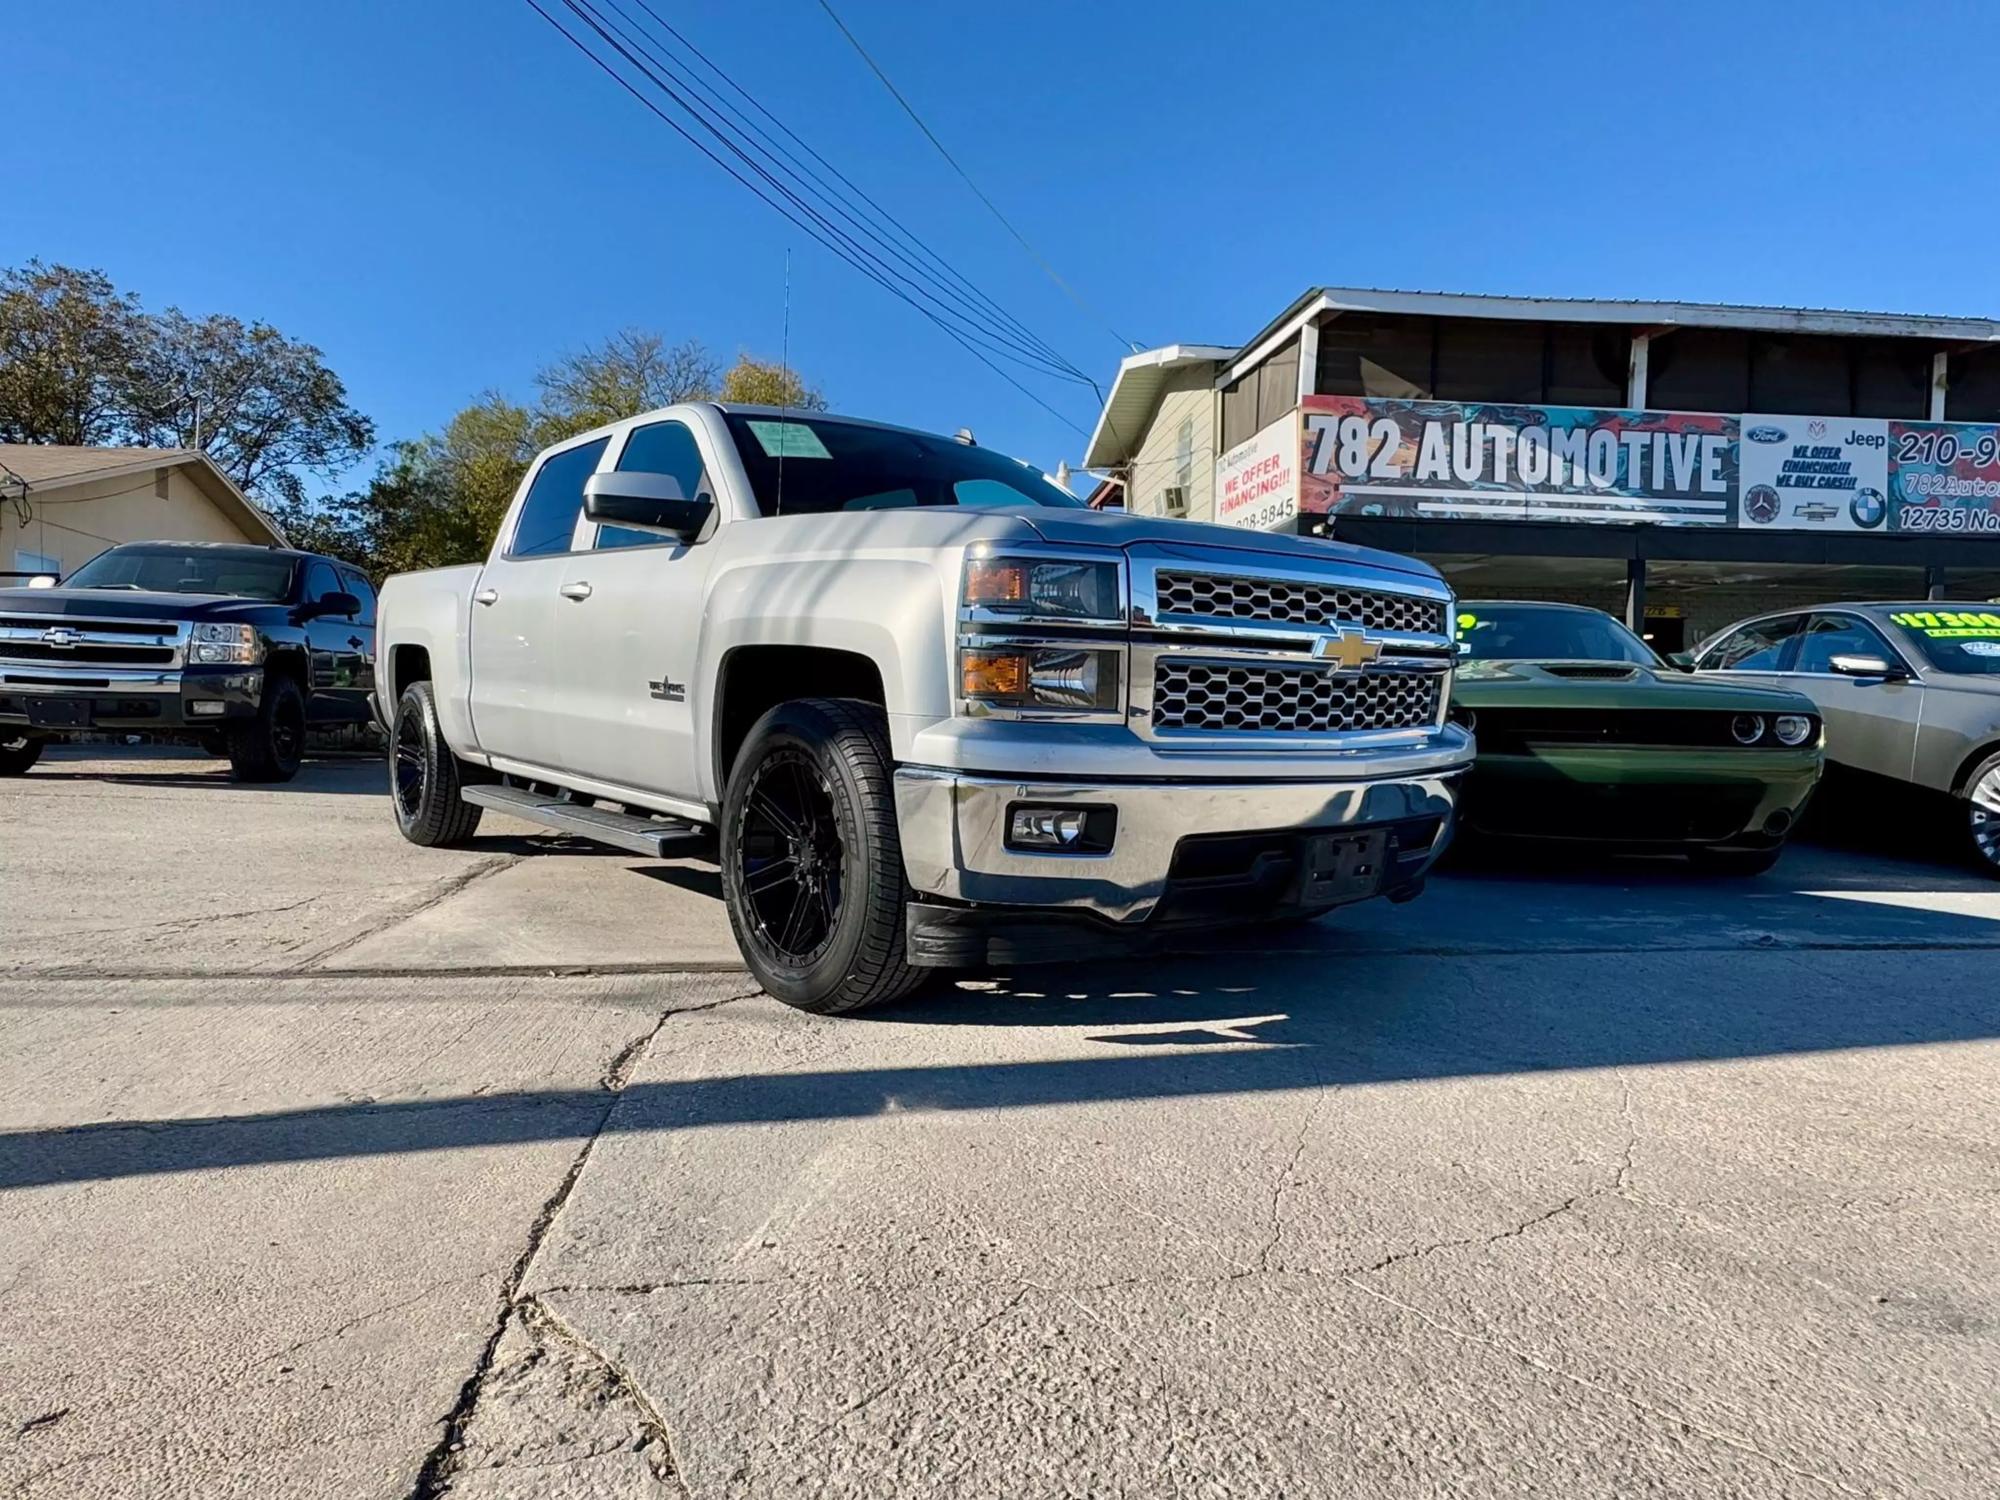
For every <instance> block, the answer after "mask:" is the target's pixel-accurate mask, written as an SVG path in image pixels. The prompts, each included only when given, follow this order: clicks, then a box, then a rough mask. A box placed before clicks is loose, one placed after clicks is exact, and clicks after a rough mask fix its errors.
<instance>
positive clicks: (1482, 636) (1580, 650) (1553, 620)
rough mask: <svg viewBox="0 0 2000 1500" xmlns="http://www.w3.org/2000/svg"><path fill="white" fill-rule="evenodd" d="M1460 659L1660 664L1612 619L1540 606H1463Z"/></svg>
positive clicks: (1591, 612)
mask: <svg viewBox="0 0 2000 1500" xmlns="http://www.w3.org/2000/svg"><path fill="white" fill-rule="evenodd" d="M1458 654H1459V655H1460V656H1469V657H1471V658H1472V659H1473V660H1475V661H1520V660H1523V659H1529V660H1536V661H1620V662H1635V663H1637V664H1638V665H1640V666H1642V667H1651V666H1657V665H1658V664H1659V660H1660V659H1659V657H1657V656H1656V655H1654V654H1653V648H1652V647H1651V646H1648V645H1647V644H1646V643H1645V642H1644V641H1642V640H1640V639H1639V638H1638V637H1637V636H1636V635H1634V634H1632V632H1631V631H1629V630H1627V629H1626V628H1625V627H1624V626H1623V625H1620V624H1619V623H1618V622H1617V621H1616V620H1614V619H1612V618H1611V616H1609V615H1607V614H1603V613H1600V612H1599V611H1597V610H1594V609H1558V608H1554V607H1551V606H1545V605H1538V604H1461V605H1460V606H1459V607H1458Z"/></svg>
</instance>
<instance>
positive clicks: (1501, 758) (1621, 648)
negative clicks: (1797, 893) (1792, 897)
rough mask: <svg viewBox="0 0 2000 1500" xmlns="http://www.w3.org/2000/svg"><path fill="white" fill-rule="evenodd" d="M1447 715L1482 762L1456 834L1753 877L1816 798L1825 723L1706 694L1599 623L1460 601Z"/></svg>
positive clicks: (1781, 700)
mask: <svg viewBox="0 0 2000 1500" xmlns="http://www.w3.org/2000/svg"><path fill="white" fill-rule="evenodd" d="M1458 610H1459V612H1458V628H1457V636H1458V650H1459V666H1458V683H1457V686H1456V687H1455V688H1454V689H1453V690H1452V713H1453V714H1454V715H1455V716H1457V717H1458V718H1459V719H1460V720H1461V722H1464V723H1466V724H1467V725H1469V727H1471V729H1472V730H1473V732H1474V734H1475V735H1476V736H1477V737H1478V741H1479V759H1478V761H1477V763H1476V764H1475V765H1474V766H1473V769H1472V775H1471V778H1470V780H1469V783H1468V785H1467V787H1466V789H1465V798H1464V803H1463V808H1462V811H1461V826H1463V827H1464V828H1465V829H1466V830H1468V831H1469V832H1471V833H1473V834H1475V835H1478V834H1487V835H1493V836H1499V837H1508V838H1533V839H1566V840H1576V841H1587V842H1590V843H1594V844H1601V845H1606V846H1611V847H1616V848H1621V849H1630V850H1634V851H1680V852H1684V853H1686V854H1688V855H1689V856H1690V857H1691V858H1692V859H1693V861H1694V862H1695V863H1696V864H1697V865H1699V866H1702V867H1704V868H1708V869H1712V870H1716V871H1718V872H1723V873H1730V874H1744V875H1754V874H1759V873H1761V872H1763V871H1765V870H1768V869H1769V868H1770V867H1771V866H1772V865H1773V864H1775V863H1776V862H1777V859H1778V855H1779V853H1780V852H1781V851H1782V850H1783V848H1784V843H1785V837H1786V835H1787V834H1789V833H1790V832H1791V830H1792V827H1793V825H1794V824H1796V823H1797V821H1798V817H1799V813H1800V810H1801V809H1802V808H1803V807H1804V806H1805V803H1806V799H1807V798H1808V797H1810V796H1811V795H1812V790H1813V787H1814V786H1815V785H1816V784H1817V783H1818V781H1819V776H1820V769H1821V764H1822V759H1823V752H1822V749H1821V724H1820V717H1819V713H1818V710H1817V709H1815V708H1814V707H1813V704H1812V702H1811V700H1810V699H1807V698H1804V697H1802V696H1800V695H1799V694H1797V693H1792V692H1786V691H1783V690H1782V689H1777V688H1768V687H1754V688H1753V687H1741V686H1737V685H1734V684H1725V683H1720V682H1717V681H1715V680H1713V679H1697V678H1695V677H1692V676H1689V675H1688V674H1687V673H1686V672H1684V671H1682V670H1680V669H1677V668H1674V667H1670V666H1668V665H1667V664H1666V663H1665V662H1663V661H1661V660H1660V658H1659V657H1658V656H1657V655H1655V654H1654V652H1653V649H1652V648H1651V647H1650V646H1648V645H1647V644H1646V643H1645V642H1644V641H1642V640H1640V639H1639V638H1638V637H1637V636H1636V635H1634V634H1633V633H1632V632H1631V631H1629V630H1627V629H1626V628H1625V627H1624V626H1623V625H1621V624H1619V623H1618V622H1617V621H1616V620H1614V619H1612V618H1611V617H1610V616H1609V615H1607V614H1605V613H1603V612H1602V611H1601V610H1595V609H1582V608H1579V607H1577V606H1575V605H1568V604H1522V603H1497V602H1496V603H1481V602H1462V603H1461V604H1460V605H1459V607H1458Z"/></svg>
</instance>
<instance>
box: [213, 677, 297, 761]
mask: <svg viewBox="0 0 2000 1500" xmlns="http://www.w3.org/2000/svg"><path fill="white" fill-rule="evenodd" d="M228 735H229V745H228V749H229V774H230V775H231V776H232V777H234V778H235V779H236V780H237V781H290V780H291V779H292V778H293V777H294V776H296V775H298V774H299V766H300V764H301V763H302V762H303V761H304V760H305V756H306V695H305V694H304V693H303V692H301V691H300V690H299V685H298V683H297V682H296V681H294V680H293V679H292V678H290V677H267V678H266V679H265V681H264V701H263V702H262V703H260V704H258V705H257V717H256V718H254V719H245V720H244V721H243V722H242V723H240V724H232V725H230V726H229V730H228Z"/></svg>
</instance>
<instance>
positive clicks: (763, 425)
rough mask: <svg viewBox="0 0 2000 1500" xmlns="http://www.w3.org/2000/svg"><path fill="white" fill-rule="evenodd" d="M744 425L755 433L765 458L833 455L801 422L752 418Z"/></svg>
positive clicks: (814, 433) (816, 435)
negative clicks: (762, 420)
mask: <svg viewBox="0 0 2000 1500" xmlns="http://www.w3.org/2000/svg"><path fill="white" fill-rule="evenodd" d="M746 425H747V426H748V427H749V429H750V430H751V431H752V432H753V433H755V434H756V435H757V443H758V446H760V447H761V448H763V450H764V456H765V457H766V458H832V457H833V455H832V454H831V453H829V452H827V451H826V444H825V443H822V442H821V441H820V440H819V434H818V433H816V432H814V431H813V430H812V429H811V428H810V427H808V426H806V424H805V423H803V422H759V421H757V420H756V419H755V418H752V419H751V420H750V421H749V422H748V423H747V424H746Z"/></svg>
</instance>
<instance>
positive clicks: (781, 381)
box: [773, 245, 792, 516]
mask: <svg viewBox="0 0 2000 1500" xmlns="http://www.w3.org/2000/svg"><path fill="white" fill-rule="evenodd" d="M783 326H784V331H783V332H782V333H781V334H779V336H778V385H779V387H780V389H779V391H778V395H779V397H780V398H781V399H780V404H782V398H783V396H784V394H785V393H784V390H783V387H784V386H786V385H788V384H790V383H791V372H792V247H791V246H790V245H787V246H785V321H784V325H783ZM791 445H792V434H791V431H790V430H789V429H788V428H786V427H784V426H782V425H781V426H780V427H779V428H778V503H777V505H776V506H775V507H774V510H773V513H774V514H776V515H780V516H782V515H783V514H784V513H785V450H786V449H787V448H789V447H791Z"/></svg>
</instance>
